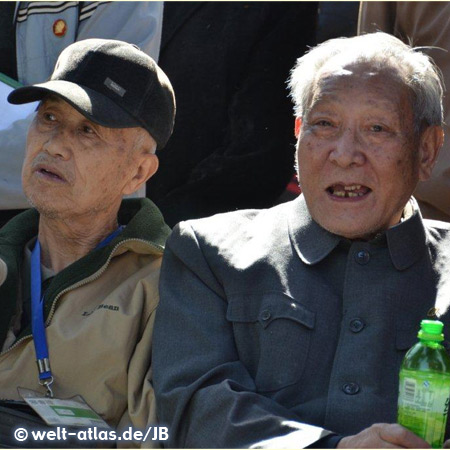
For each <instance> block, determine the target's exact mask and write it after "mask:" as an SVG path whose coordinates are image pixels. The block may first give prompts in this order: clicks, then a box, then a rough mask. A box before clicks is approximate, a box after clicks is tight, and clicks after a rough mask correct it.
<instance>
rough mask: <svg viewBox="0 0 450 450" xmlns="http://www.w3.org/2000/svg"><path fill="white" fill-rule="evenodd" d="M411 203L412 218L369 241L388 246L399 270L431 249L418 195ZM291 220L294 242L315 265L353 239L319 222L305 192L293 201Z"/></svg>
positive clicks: (291, 234) (301, 256)
mask: <svg viewBox="0 0 450 450" xmlns="http://www.w3.org/2000/svg"><path fill="white" fill-rule="evenodd" d="M411 205H412V207H413V213H412V215H411V216H410V217H409V218H407V219H406V220H404V221H403V222H401V223H399V224H398V225H395V226H394V227H391V228H389V229H388V230H386V231H385V232H383V233H380V234H379V235H378V236H376V237H375V238H374V239H373V240H372V241H369V244H375V245H387V247H388V249H389V255H390V257H391V260H392V263H393V265H394V267H395V268H396V269H397V270H404V269H407V268H408V267H410V266H411V265H413V264H414V263H415V262H416V261H417V260H418V259H419V258H420V257H421V256H422V255H423V253H424V252H426V250H427V246H426V233H425V228H424V224H423V221H422V216H421V214H420V210H419V207H418V206H417V202H416V201H415V200H414V198H411ZM288 221H289V236H290V239H291V242H292V244H293V246H294V248H295V250H296V251H297V254H298V256H299V257H300V259H301V260H302V261H303V262H304V263H305V264H307V265H314V264H317V263H319V262H320V261H322V260H323V259H325V258H326V257H327V256H328V255H329V254H330V253H331V252H332V251H333V250H334V249H335V248H336V247H337V245H338V244H339V242H341V241H344V242H351V241H349V240H348V239H346V238H344V237H342V236H338V235H336V234H333V233H330V232H329V231H327V230H325V229H324V228H322V227H321V226H320V225H319V224H318V223H317V222H315V221H314V220H313V219H312V217H311V215H310V213H309V210H308V207H307V206H306V202H305V199H304V196H303V195H300V197H299V198H297V199H296V200H294V201H293V202H292V208H291V210H290V214H289V218H288Z"/></svg>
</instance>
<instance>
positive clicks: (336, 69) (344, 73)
mask: <svg viewBox="0 0 450 450" xmlns="http://www.w3.org/2000/svg"><path fill="white" fill-rule="evenodd" d="M356 91H362V92H364V93H367V95H366V96H365V97H366V100H367V102H368V103H369V104H370V103H371V102H372V103H373V104H375V103H376V104H378V105H383V104H385V105H386V107H388V106H390V105H395V106H397V107H398V106H400V105H401V107H402V108H410V109H411V111H412V102H411V100H412V92H411V90H410V88H409V87H408V86H407V84H406V83H405V81H404V76H403V73H402V71H401V68H398V67H395V66H388V67H381V66H380V65H379V64H375V63H372V62H355V61H345V60H344V61H342V60H340V59H333V60H331V61H330V62H328V63H326V64H325V65H324V66H322V67H321V68H320V69H319V71H318V72H317V75H316V77H315V80H314V83H313V88H312V90H311V97H310V101H309V107H308V109H307V111H310V110H311V109H312V108H314V106H316V105H317V104H318V103H319V102H324V101H333V100H336V99H337V98H340V99H342V98H345V97H347V98H346V100H347V101H351V100H352V93H354V92H356Z"/></svg>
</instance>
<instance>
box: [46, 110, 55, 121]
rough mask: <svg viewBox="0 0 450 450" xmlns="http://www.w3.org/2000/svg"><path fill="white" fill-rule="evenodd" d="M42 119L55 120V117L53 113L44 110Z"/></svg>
mask: <svg viewBox="0 0 450 450" xmlns="http://www.w3.org/2000/svg"><path fill="white" fill-rule="evenodd" d="M44 119H45V120H46V121H47V122H54V121H55V120H56V117H55V115H54V114H52V113H48V112H46V113H44Z"/></svg>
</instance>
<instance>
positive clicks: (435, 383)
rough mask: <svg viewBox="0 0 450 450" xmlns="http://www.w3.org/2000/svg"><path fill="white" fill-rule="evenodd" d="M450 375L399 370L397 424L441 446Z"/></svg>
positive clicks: (446, 411) (431, 443) (435, 445)
mask: <svg viewBox="0 0 450 450" xmlns="http://www.w3.org/2000/svg"><path fill="white" fill-rule="evenodd" d="M449 396H450V375H449V374H445V373H442V374H440V373H435V372H421V371H416V370H407V369H402V370H401V371H400V386H399V397H398V423H400V424H401V425H403V426H404V427H406V428H408V429H409V430H411V431H412V432H413V433H415V434H416V435H418V436H420V437H421V438H423V439H424V440H425V441H427V442H428V443H429V444H430V445H431V446H432V447H433V448H442V444H443V442H444V434H445V425H446V422H447V414H448V408H449Z"/></svg>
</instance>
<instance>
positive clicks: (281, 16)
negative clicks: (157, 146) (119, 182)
mask: <svg viewBox="0 0 450 450" xmlns="http://www.w3.org/2000/svg"><path fill="white" fill-rule="evenodd" d="M317 10H318V4H317V3H316V2H249V3H245V2H226V3H221V2H166V3H165V4H164V19H163V30H162V42H161V50H160V57H159V65H160V66H161V68H162V69H163V70H164V72H165V73H166V74H167V76H168V77H169V79H170V80H171V82H172V85H173V87H174V90H175V94H176V98H177V117H176V122H175V129H174V133H173V135H172V137H171V139H170V140H169V142H168V144H167V146H166V147H165V148H164V150H163V151H162V152H160V153H158V157H159V159H160V162H161V166H160V169H159V171H158V173H157V174H156V175H155V176H154V177H153V178H152V179H151V180H149V182H148V183H147V195H148V196H149V197H150V198H151V199H152V200H154V201H155V203H156V204H157V206H158V207H159V208H160V209H161V211H162V213H163V215H164V218H165V220H166V222H167V223H168V224H169V225H170V226H173V225H175V224H176V223H177V222H179V221H180V220H185V219H192V218H199V217H205V216H208V215H212V214H215V213H219V212H225V211H232V210H235V209H241V208H264V207H269V206H272V205H273V204H274V203H275V202H276V201H277V199H278V198H279V196H280V194H281V193H282V192H283V191H284V189H285V187H286V185H287V184H288V182H289V180H290V178H291V176H292V173H293V167H294V145H295V137H294V131H293V130H294V120H293V112H292V107H291V104H290V100H289V98H288V92H287V89H286V84H285V83H286V80H287V78H288V76H289V70H290V68H291V67H292V66H293V65H294V62H295V60H296V58H298V57H300V56H302V54H303V53H304V52H305V50H306V49H307V46H312V45H314V41H315V28H316V21H317Z"/></svg>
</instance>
